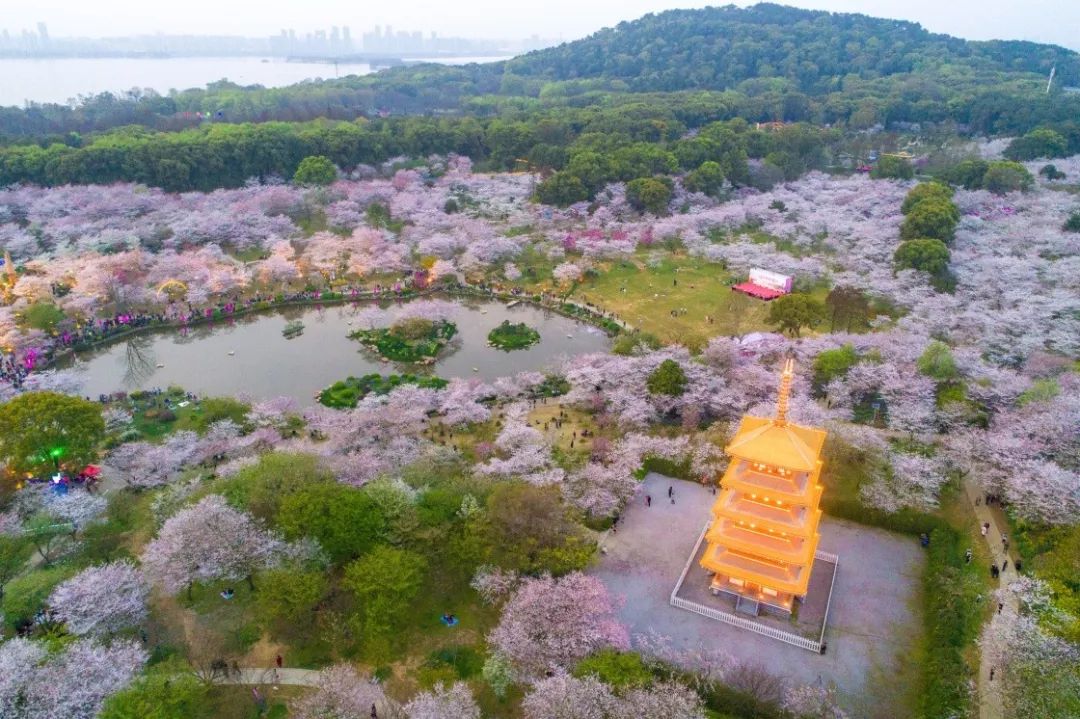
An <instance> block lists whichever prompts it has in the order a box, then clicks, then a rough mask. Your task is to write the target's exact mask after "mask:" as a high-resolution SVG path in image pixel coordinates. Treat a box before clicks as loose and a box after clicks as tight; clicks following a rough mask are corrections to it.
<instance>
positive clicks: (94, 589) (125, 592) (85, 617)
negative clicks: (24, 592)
mask: <svg viewBox="0 0 1080 719" xmlns="http://www.w3.org/2000/svg"><path fill="white" fill-rule="evenodd" d="M148 594H149V587H148V586H147V584H146V580H145V579H144V578H143V576H142V572H140V571H139V570H138V569H137V568H136V567H135V565H134V564H132V563H131V562H125V561H120V562H112V563H110V564H104V565H102V566H100V567H90V568H88V569H84V570H83V571H81V572H79V573H78V574H76V575H75V576H74V577H72V578H71V579H68V580H66V581H64V582H61V583H60V584H59V585H57V587H56V589H54V590H53V593H52V594H51V595H50V596H49V608H50V609H51V610H52V613H53V616H55V617H56V618H58V619H60V620H61V621H63V622H64V623H65V624H66V625H67V628H68V631H70V632H71V633H72V634H78V635H80V636H81V635H87V634H90V635H103V634H109V633H112V632H118V631H120V630H122V629H126V628H128V627H133V626H137V625H138V624H140V623H141V622H142V621H143V620H144V619H146V615H147V609H146V599H147V595H148Z"/></svg>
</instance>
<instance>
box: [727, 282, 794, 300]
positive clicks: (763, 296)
mask: <svg viewBox="0 0 1080 719" xmlns="http://www.w3.org/2000/svg"><path fill="white" fill-rule="evenodd" d="M731 289H732V290H734V291H735V292H742V293H743V294H744V295H750V296H751V297H757V298H758V299H759V300H775V299H776V298H777V297H782V296H784V295H785V294H787V293H786V292H783V291H782V290H774V289H772V288H771V287H762V286H761V285H758V284H754V283H753V282H740V283H739V284H737V285H734V286H733V287H732V288H731Z"/></svg>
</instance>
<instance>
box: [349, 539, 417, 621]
mask: <svg viewBox="0 0 1080 719" xmlns="http://www.w3.org/2000/svg"><path fill="white" fill-rule="evenodd" d="M427 566H428V564H427V560H426V559H424V557H422V556H421V555H419V554H417V553H416V552H412V551H409V550H407V549H394V548H393V547H386V546H382V547H376V548H375V549H373V550H371V551H370V552H368V553H367V554H365V555H364V556H363V557H360V558H359V559H357V560H355V561H353V562H351V563H350V564H349V565H348V566H347V567H345V580H344V582H343V583H344V585H345V587H346V588H348V589H349V591H351V592H352V593H353V594H355V595H356V598H357V599H359V600H360V621H361V625H362V627H363V629H364V632H365V633H366V634H368V635H369V636H380V635H381V636H386V635H388V634H390V633H392V632H393V631H394V630H395V629H398V628H399V627H401V626H402V624H403V623H404V620H405V619H406V618H407V617H408V616H409V605H410V603H411V602H412V601H413V600H414V599H415V598H416V596H417V594H419V593H420V588H421V587H422V586H423V583H424V576H425V574H426V572H427Z"/></svg>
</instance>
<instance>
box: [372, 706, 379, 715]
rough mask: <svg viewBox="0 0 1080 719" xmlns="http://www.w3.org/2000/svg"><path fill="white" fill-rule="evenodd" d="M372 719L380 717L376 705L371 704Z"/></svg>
mask: <svg viewBox="0 0 1080 719" xmlns="http://www.w3.org/2000/svg"><path fill="white" fill-rule="evenodd" d="M371 719H379V712H378V711H376V709H375V705H374V704H372V705H371Z"/></svg>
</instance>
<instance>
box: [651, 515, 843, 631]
mask: <svg viewBox="0 0 1080 719" xmlns="http://www.w3.org/2000/svg"><path fill="white" fill-rule="evenodd" d="M708 528H709V525H706V526H705V529H703V530H702V532H701V536H700V537H699V538H698V542H697V544H695V545H694V549H693V553H692V554H691V556H690V557H689V559H688V561H687V564H686V568H685V569H684V571H683V573H682V575H681V576H680V577H679V581H678V583H677V584H676V585H675V588H674V590H673V591H672V592H671V604H672V605H673V606H676V607H678V608H680V609H686V610H688V611H691V612H694V613H695V614H701V615H702V616H706V617H709V618H711V619H716V620H717V621H721V622H725V623H727V624H733V625H735V626H739V627H742V628H743V629H747V630H749V631H752V632H756V633H758V634H764V635H766V636H769V637H772V638H774V639H779V640H780V641H784V642H787V643H788V644H794V645H796V646H799V647H802V648H804V649H808V650H810V651H815V652H820V651H823V646H824V636H825V625H826V621H827V619H828V611H829V604H830V602H831V599H832V591H833V585H834V580H835V578H836V572H837V568H838V566H839V559H838V558H837V557H836V556H835V555H830V554H828V553H825V552H820V551H819V552H817V554H816V555H815V559H814V565H813V569H812V571H811V574H810V585H809V587H808V588H807V591H806V596H805V597H801V598H798V597H792V596H791V595H785V594H781V595H779V596H777V597H768V596H763V595H760V594H759V593H758V592H757V591H756V590H754V589H744V590H743V591H742V592H737V591H735V589H736V588H735V587H734V586H732V585H731V584H730V583H728V582H727V581H726V578H725V577H719V578H717V576H716V575H714V574H713V573H712V572H709V571H707V570H706V569H704V568H703V567H702V566H701V557H702V555H703V554H704V553H705V549H706V547H707V544H706V542H705V541H704V537H705V532H706V531H708ZM784 601H788V602H789V606H786V607H785V606H784Z"/></svg>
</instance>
